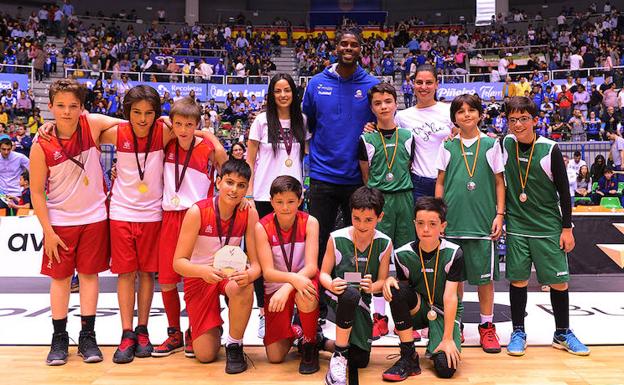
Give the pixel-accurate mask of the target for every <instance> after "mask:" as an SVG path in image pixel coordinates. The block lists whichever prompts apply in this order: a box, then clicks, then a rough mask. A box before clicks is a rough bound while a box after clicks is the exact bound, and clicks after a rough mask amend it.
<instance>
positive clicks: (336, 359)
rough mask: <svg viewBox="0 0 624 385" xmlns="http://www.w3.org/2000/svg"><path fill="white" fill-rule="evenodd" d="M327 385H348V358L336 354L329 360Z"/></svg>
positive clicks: (326, 376)
mask: <svg viewBox="0 0 624 385" xmlns="http://www.w3.org/2000/svg"><path fill="white" fill-rule="evenodd" d="M325 385H347V357H345V356H343V355H342V354H340V353H338V352H334V354H333V355H332V357H331V359H330V360H329V368H328V369H327V374H326V375H325Z"/></svg>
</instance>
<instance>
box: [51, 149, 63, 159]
mask: <svg viewBox="0 0 624 385" xmlns="http://www.w3.org/2000/svg"><path fill="white" fill-rule="evenodd" d="M52 157H53V158H54V160H59V159H61V158H62V157H63V154H62V153H61V152H60V151H54V154H52Z"/></svg>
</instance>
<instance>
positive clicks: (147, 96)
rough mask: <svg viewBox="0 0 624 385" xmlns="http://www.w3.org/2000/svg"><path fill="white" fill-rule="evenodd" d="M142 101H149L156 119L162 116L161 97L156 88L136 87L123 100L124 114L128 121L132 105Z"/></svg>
mask: <svg viewBox="0 0 624 385" xmlns="http://www.w3.org/2000/svg"><path fill="white" fill-rule="evenodd" d="M141 100H145V101H147V102H148V103H149V104H150V105H151V106H152V109H154V112H155V113H156V119H158V118H159V117H160V115H162V106H161V104H160V95H158V91H156V89H154V87H150V86H147V85H144V84H141V85H138V86H134V87H132V88H130V89H129V90H128V92H127V93H126V95H125V96H124V99H123V114H124V117H125V118H126V119H127V120H130V111H131V110H132V105H133V104H134V103H136V102H139V101H141Z"/></svg>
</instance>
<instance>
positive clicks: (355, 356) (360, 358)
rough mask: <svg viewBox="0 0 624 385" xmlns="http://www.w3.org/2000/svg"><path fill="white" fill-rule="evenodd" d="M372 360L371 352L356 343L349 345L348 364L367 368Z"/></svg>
mask: <svg viewBox="0 0 624 385" xmlns="http://www.w3.org/2000/svg"><path fill="white" fill-rule="evenodd" d="M369 361H370V352H368V351H366V350H362V349H360V348H358V347H357V346H355V345H351V346H349V358H348V359H347V362H348V365H350V366H352V367H354V368H358V369H361V368H365V367H367V366H368V362H369Z"/></svg>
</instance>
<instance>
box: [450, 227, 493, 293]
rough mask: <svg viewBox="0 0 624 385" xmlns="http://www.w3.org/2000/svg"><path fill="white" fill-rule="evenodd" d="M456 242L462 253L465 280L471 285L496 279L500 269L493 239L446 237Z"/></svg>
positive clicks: (485, 283)
mask: <svg viewBox="0 0 624 385" xmlns="http://www.w3.org/2000/svg"><path fill="white" fill-rule="evenodd" d="M447 239H448V240H449V241H451V242H453V243H456V244H458V245H459V246H460V247H461V249H462V252H463V253H464V254H463V255H464V265H465V270H466V280H467V281H468V283H470V284H471V285H476V286H481V285H487V284H488V283H490V282H492V281H498V279H499V276H500V269H499V266H498V255H497V253H496V247H495V244H494V241H492V240H490V239H462V238H451V237H449V238H447Z"/></svg>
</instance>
